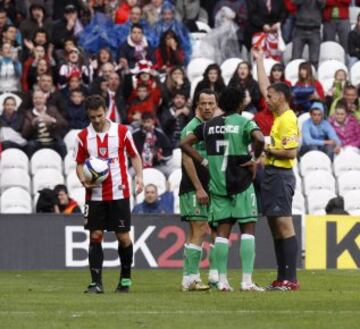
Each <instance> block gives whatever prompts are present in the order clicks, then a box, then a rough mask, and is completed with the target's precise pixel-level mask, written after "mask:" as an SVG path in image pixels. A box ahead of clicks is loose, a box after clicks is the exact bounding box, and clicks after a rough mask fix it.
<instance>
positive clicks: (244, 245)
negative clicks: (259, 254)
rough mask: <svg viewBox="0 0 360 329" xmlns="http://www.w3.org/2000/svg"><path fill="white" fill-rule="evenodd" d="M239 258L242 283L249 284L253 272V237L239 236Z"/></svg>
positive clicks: (248, 235) (249, 235) (247, 235)
mask: <svg viewBox="0 0 360 329" xmlns="http://www.w3.org/2000/svg"><path fill="white" fill-rule="evenodd" d="M240 256H241V266H242V282H243V283H246V284H251V283H252V278H251V276H252V273H253V271H254V262H255V237H254V236H253V235H251V234H242V235H241V243H240Z"/></svg>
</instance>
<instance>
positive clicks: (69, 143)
mask: <svg viewBox="0 0 360 329" xmlns="http://www.w3.org/2000/svg"><path fill="white" fill-rule="evenodd" d="M80 131H81V129H71V130H70V131H69V132H68V133H67V134H66V135H65V137H64V143H65V145H66V149H67V151H68V153H69V152H71V153H72V152H73V151H74V148H75V142H76V136H77V135H78V133H79V132H80Z"/></svg>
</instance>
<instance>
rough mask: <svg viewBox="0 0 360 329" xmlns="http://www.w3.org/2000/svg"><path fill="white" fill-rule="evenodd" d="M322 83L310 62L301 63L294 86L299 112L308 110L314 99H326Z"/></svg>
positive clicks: (295, 102) (294, 95) (296, 109)
mask: <svg viewBox="0 0 360 329" xmlns="http://www.w3.org/2000/svg"><path fill="white" fill-rule="evenodd" d="M324 98H325V94H324V89H323V87H322V85H321V83H320V82H319V81H318V80H316V79H315V77H314V75H313V70H312V66H311V64H310V62H304V63H301V64H300V65H299V73H298V81H297V82H296V83H295V85H294V88H293V105H294V109H295V111H296V112H297V114H301V113H303V112H308V111H309V110H310V108H311V105H312V103H313V102H314V101H324Z"/></svg>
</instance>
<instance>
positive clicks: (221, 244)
mask: <svg viewBox="0 0 360 329" xmlns="http://www.w3.org/2000/svg"><path fill="white" fill-rule="evenodd" d="M214 249H215V257H216V263H217V269H218V271H219V275H221V274H225V275H226V273H227V263H228V256H229V240H228V239H226V238H221V237H217V238H216V239H215V247H214Z"/></svg>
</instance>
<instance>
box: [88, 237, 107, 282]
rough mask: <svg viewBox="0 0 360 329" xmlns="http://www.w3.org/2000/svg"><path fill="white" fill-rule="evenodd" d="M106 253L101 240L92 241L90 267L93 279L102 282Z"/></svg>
mask: <svg viewBox="0 0 360 329" xmlns="http://www.w3.org/2000/svg"><path fill="white" fill-rule="evenodd" d="M103 260H104V254H103V249H102V245H101V242H98V241H91V242H90V246H89V267H90V273H91V281H92V282H95V283H100V284H102V278H101V272H102V265H103Z"/></svg>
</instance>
